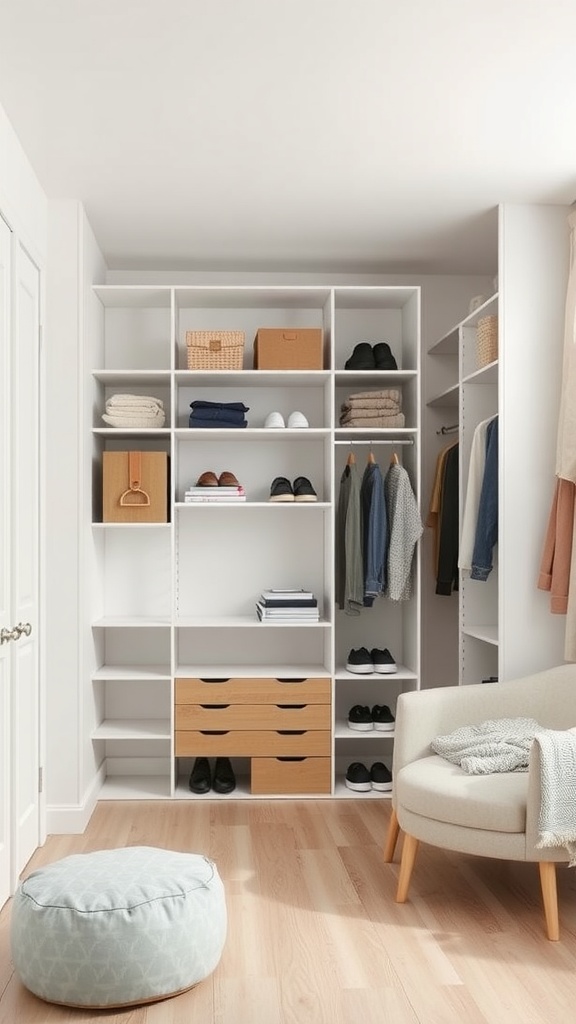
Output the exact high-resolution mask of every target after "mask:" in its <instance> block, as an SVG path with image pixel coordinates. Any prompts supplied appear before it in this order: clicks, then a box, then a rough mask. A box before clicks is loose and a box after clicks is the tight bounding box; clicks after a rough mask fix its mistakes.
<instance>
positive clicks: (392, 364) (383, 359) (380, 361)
mask: <svg viewBox="0 0 576 1024" xmlns="http://www.w3.org/2000/svg"><path fill="white" fill-rule="evenodd" d="M374 361H375V363H376V369H377V370H397V369H398V364H397V362H396V360H395V359H394V356H393V355H392V352H391V350H390V345H388V344H387V342H385V341H381V342H379V343H378V344H377V345H374Z"/></svg>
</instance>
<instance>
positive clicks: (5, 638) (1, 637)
mask: <svg viewBox="0 0 576 1024" xmlns="http://www.w3.org/2000/svg"><path fill="white" fill-rule="evenodd" d="M19 637H20V630H19V629H18V627H17V626H15V627H14V629H6V627H4V628H3V629H0V644H7V643H8V642H9V641H10V640H18V638H19Z"/></svg>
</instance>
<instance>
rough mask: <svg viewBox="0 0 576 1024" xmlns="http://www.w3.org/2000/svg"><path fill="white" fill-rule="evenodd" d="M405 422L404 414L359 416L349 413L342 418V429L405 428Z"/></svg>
mask: <svg viewBox="0 0 576 1024" xmlns="http://www.w3.org/2000/svg"><path fill="white" fill-rule="evenodd" d="M405 422H406V418H405V416H404V413H402V412H399V413H398V414H397V415H396V416H359V415H357V414H356V413H354V414H352V413H349V414H347V415H346V416H342V417H341V418H340V426H341V427H403V426H404V425H405Z"/></svg>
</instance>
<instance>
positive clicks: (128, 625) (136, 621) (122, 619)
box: [92, 615, 172, 629]
mask: <svg viewBox="0 0 576 1024" xmlns="http://www.w3.org/2000/svg"><path fill="white" fill-rule="evenodd" d="M171 624H172V620H171V619H170V617H169V616H166V617H163V616H162V617H159V618H152V617H151V616H150V617H148V616H141V615H104V616H102V618H101V619H95V620H94V622H93V623H92V628H93V629H165V628H166V627H168V628H169V627H170V625H171Z"/></svg>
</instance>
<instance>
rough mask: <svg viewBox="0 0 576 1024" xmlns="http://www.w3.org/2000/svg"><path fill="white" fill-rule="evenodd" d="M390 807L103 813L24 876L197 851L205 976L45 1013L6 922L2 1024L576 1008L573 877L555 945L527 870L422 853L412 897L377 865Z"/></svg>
mask: <svg viewBox="0 0 576 1024" xmlns="http://www.w3.org/2000/svg"><path fill="white" fill-rule="evenodd" d="M389 815H390V803H389V802H388V801H386V800H382V801H376V800H370V801H362V798H361V797H359V798H358V799H351V800H318V801H315V800H303V801H292V800H277V801H267V800H262V801H260V800H255V801H247V800H242V801H240V800H238V801H234V800H229V801H223V800H217V801H216V800H213V801H211V800H207V801H206V802H204V801H203V800H197V801H194V803H192V802H190V801H186V802H174V803H173V802H168V801H165V802H161V801H160V802H153V803H141V802H119V803H110V802H108V803H100V804H99V805H98V807H97V808H96V810H95V812H94V814H93V816H92V819H91V821H90V823H89V825H88V828H87V829H86V832H85V833H84V835H82V836H51V837H49V839H48V841H47V842H46V844H45V846H44V847H42V848H41V849H40V850H38V851H37V852H36V853H35V855H34V857H33V858H32V860H31V862H30V864H29V865H28V866H27V869H26V871H25V872H24V874H28V873H29V872H30V871H32V870H33V869H34V868H37V867H40V866H41V865H42V864H46V863H49V862H50V861H53V860H57V859H58V858H60V857H64V856H66V855H67V854H70V853H80V852H85V851H89V850H95V849H104V848H111V847H118V846H125V845H129V846H135V845H147V846H161V847H166V848H170V849H175V850H188V851H191V852H195V853H204V854H206V855H208V856H209V857H212V858H213V860H215V862H216V864H217V866H218V870H219V872H220V874H221V876H222V879H223V881H224V885H225V889H226V897H227V906H228V916H229V930H228V938H227V942H226V946H225V949H224V953H223V956H222V959H221V961H220V964H219V965H218V967H217V969H216V971H215V972H214V973H213V975H212V976H211V977H209V978H207V979H206V980H205V981H203V982H202V983H201V984H199V985H198V986H196V988H194V989H192V990H191V991H190V992H187V993H184V994H183V995H181V996H177V997H175V998H173V999H168V1000H164V1001H163V1002H160V1003H155V1004H151V1005H148V1006H142V1007H136V1008H134V1007H132V1008H130V1009H127V1010H124V1011H122V1010H114V1011H88V1010H73V1009H67V1008H63V1007H57V1006H52V1005H50V1004H48V1003H44V1002H42V1001H41V1000H39V999H36V998H35V997H34V996H32V995H31V994H30V993H28V992H27V991H26V990H25V989H24V988H23V986H22V985H21V983H20V981H19V980H18V978H17V977H16V975H15V974H14V971H13V968H12V964H11V961H10V939H9V926H10V903H8V904H7V905H6V906H5V907H4V908H3V910H2V911H1V912H0V1024H68V1022H72V1021H78V1022H82V1024H102V1022H104V1021H114V1024H260V1022H262V1024H565V1022H566V1021H567V1020H571V1019H573V1016H574V1005H575V999H576V873H575V871H574V870H572V869H569V868H565V867H559V869H558V889H559V901H560V928H561V932H560V942H556V943H552V942H549V941H548V940H547V939H546V937H545V934H544V918H543V911H542V907H541V898H540V890H539V879H538V869H537V866H536V865H530V864H513V863H509V862H504V861H489V860H484V859H481V858H475V857H468V856H463V855H457V854H452V853H445V852H443V851H440V850H435V849H433V848H432V847H428V846H424V845H421V847H420V851H419V854H418V859H417V861H416V867H415V869H414V875H413V879H412V885H411V889H410V894H409V900H408V902H407V903H406V904H404V905H401V906H400V905H398V904H396V903H395V902H394V893H395V888H396V881H397V877H398V853H397V855H396V862H395V863H394V864H385V863H384V862H383V858H382V847H383V844H384V840H385V836H386V830H387V825H388V819H389Z"/></svg>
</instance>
